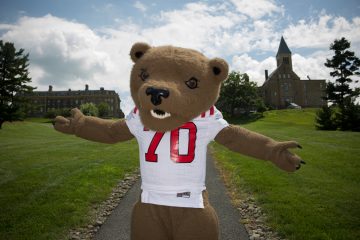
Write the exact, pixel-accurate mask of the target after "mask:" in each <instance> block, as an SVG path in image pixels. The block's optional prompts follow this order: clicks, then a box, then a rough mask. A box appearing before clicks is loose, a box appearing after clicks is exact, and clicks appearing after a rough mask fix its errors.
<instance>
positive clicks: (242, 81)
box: [217, 71, 264, 117]
mask: <svg viewBox="0 0 360 240" xmlns="http://www.w3.org/2000/svg"><path fill="white" fill-rule="evenodd" d="M217 106H218V107H219V108H220V109H221V110H222V111H223V112H224V113H227V114H229V115H230V116H231V117H233V116H234V115H235V113H236V110H237V109H238V110H241V111H243V112H244V113H245V114H248V113H249V112H250V111H251V110H257V109H261V110H263V106H264V104H263V101H262V99H261V98H260V96H259V94H258V89H257V84H256V82H252V81H250V80H249V76H248V75H247V74H246V73H243V74H242V73H240V72H235V71H233V72H231V73H230V74H229V77H228V78H227V79H226V80H225V81H224V82H223V83H222V86H221V90H220V98H219V100H218V102H217Z"/></svg>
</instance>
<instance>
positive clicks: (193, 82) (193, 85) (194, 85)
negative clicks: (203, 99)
mask: <svg viewBox="0 0 360 240" xmlns="http://www.w3.org/2000/svg"><path fill="white" fill-rule="evenodd" d="M198 82H199V80H197V79H196V78H194V77H192V78H190V79H189V80H187V81H186V82H185V84H186V86H188V88H190V89H195V88H197V87H198Z"/></svg>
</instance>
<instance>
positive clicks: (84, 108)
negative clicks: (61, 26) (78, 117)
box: [80, 103, 99, 117]
mask: <svg viewBox="0 0 360 240" xmlns="http://www.w3.org/2000/svg"><path fill="white" fill-rule="evenodd" d="M80 110H81V112H82V113H83V114H84V115H86V116H95V117H97V116H98V115H99V110H98V108H97V107H96V106H95V104H93V103H84V104H81V105H80Z"/></svg>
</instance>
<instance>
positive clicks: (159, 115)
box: [150, 109, 171, 119]
mask: <svg viewBox="0 0 360 240" xmlns="http://www.w3.org/2000/svg"><path fill="white" fill-rule="evenodd" d="M150 113H151V116H153V117H154V118H158V119H164V118H167V117H170V116H171V114H170V113H168V112H164V111H161V110H157V109H156V110H151V111H150Z"/></svg>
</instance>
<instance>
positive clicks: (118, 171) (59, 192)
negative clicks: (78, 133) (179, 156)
mask: <svg viewBox="0 0 360 240" xmlns="http://www.w3.org/2000/svg"><path fill="white" fill-rule="evenodd" d="M44 122H46V120H44V119H40V120H39V119H37V120H34V119H32V122H15V123H7V122H6V123H4V125H3V129H2V130H0V239H36V240H39V239H66V237H67V233H68V230H69V229H70V228H74V227H77V226H81V225H84V224H86V223H87V222H88V221H89V213H90V212H91V209H92V206H94V205H96V204H98V203H99V202H101V201H103V200H105V199H106V198H107V197H108V195H109V193H110V192H111V189H112V188H113V187H114V186H115V185H116V183H117V182H118V181H119V180H120V179H122V178H123V177H124V175H125V173H128V172H131V171H133V170H135V168H137V167H138V148H137V144H136V143H135V141H134V140H133V141H130V142H125V143H119V144H114V145H106V144H101V143H94V142H89V141H86V140H82V139H80V138H77V137H74V136H70V135H65V134H61V133H58V132H56V131H55V130H54V129H53V127H52V125H51V124H48V123H44Z"/></svg>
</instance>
